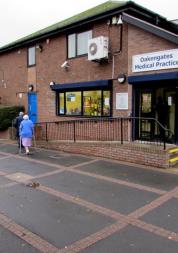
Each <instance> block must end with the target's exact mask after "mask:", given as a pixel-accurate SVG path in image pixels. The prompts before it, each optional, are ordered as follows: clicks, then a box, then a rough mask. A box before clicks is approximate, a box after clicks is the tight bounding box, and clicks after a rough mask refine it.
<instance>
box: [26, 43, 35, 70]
mask: <svg viewBox="0 0 178 253" xmlns="http://www.w3.org/2000/svg"><path fill="white" fill-rule="evenodd" d="M32 48H34V63H32V64H29V60H30V54H29V50H30V49H32ZM35 65H36V48H35V46H31V47H28V48H27V66H28V67H33V66H35Z"/></svg>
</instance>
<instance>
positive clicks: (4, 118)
mask: <svg viewBox="0 0 178 253" xmlns="http://www.w3.org/2000/svg"><path fill="white" fill-rule="evenodd" d="M24 109H25V108H24V107H23V106H9V107H1V108H0V131H4V130H6V129H8V127H10V126H12V121H13V120H14V119H15V118H16V117H17V116H18V114H19V112H20V111H24Z"/></svg>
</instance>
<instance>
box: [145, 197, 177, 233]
mask: <svg viewBox="0 0 178 253" xmlns="http://www.w3.org/2000/svg"><path fill="white" fill-rule="evenodd" d="M141 219H142V220H144V221H146V222H148V223H151V224H154V225H157V226H160V227H163V228H165V229H168V230H171V231H173V232H175V233H178V199H177V198H172V199H170V200H169V201H167V202H165V203H164V204H162V205H161V206H159V207H157V208H156V209H154V210H153V211H151V212H149V213H147V214H146V215H144V216H143V217H142V218H141Z"/></svg>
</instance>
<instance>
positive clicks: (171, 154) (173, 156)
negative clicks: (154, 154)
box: [168, 148, 178, 167]
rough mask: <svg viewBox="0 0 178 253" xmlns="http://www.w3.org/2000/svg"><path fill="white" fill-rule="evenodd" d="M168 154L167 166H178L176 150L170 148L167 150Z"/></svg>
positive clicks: (177, 152) (177, 151)
mask: <svg viewBox="0 0 178 253" xmlns="http://www.w3.org/2000/svg"><path fill="white" fill-rule="evenodd" d="M168 154H169V166H170V167H173V166H176V165H177V164H178V148H172V149H170V150H168Z"/></svg>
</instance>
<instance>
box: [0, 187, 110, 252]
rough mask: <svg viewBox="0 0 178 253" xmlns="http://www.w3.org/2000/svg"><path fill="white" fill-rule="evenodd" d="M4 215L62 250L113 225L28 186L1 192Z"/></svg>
mask: <svg viewBox="0 0 178 253" xmlns="http://www.w3.org/2000/svg"><path fill="white" fill-rule="evenodd" d="M0 203H1V205H0V212H3V213H5V214H6V215H7V216H8V217H9V218H11V219H12V220H13V221H15V222H16V223H18V224H20V225H21V226H23V227H25V228H27V229H28V230H30V231H33V233H35V234H37V235H39V236H40V237H42V238H44V239H46V240H47V241H48V242H50V243H51V244H53V245H55V246H56V247H58V248H63V247H65V245H68V244H71V243H73V242H75V241H77V240H80V239H82V238H83V237H86V236H88V235H90V234H92V233H94V232H96V231H98V230H100V229H102V228H103V227H105V226H108V225H110V224H112V223H113V219H110V218H108V217H106V216H104V215H100V214H98V213H95V212H93V211H91V210H90V209H88V208H84V207H81V206H79V205H76V204H73V203H70V202H67V201H64V200H62V199H59V198H57V197H54V196H52V195H49V194H47V193H44V192H41V191H39V190H37V189H33V188H30V187H27V186H25V185H16V186H13V187H11V188H7V189H4V190H3V192H1V191H0Z"/></svg>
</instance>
